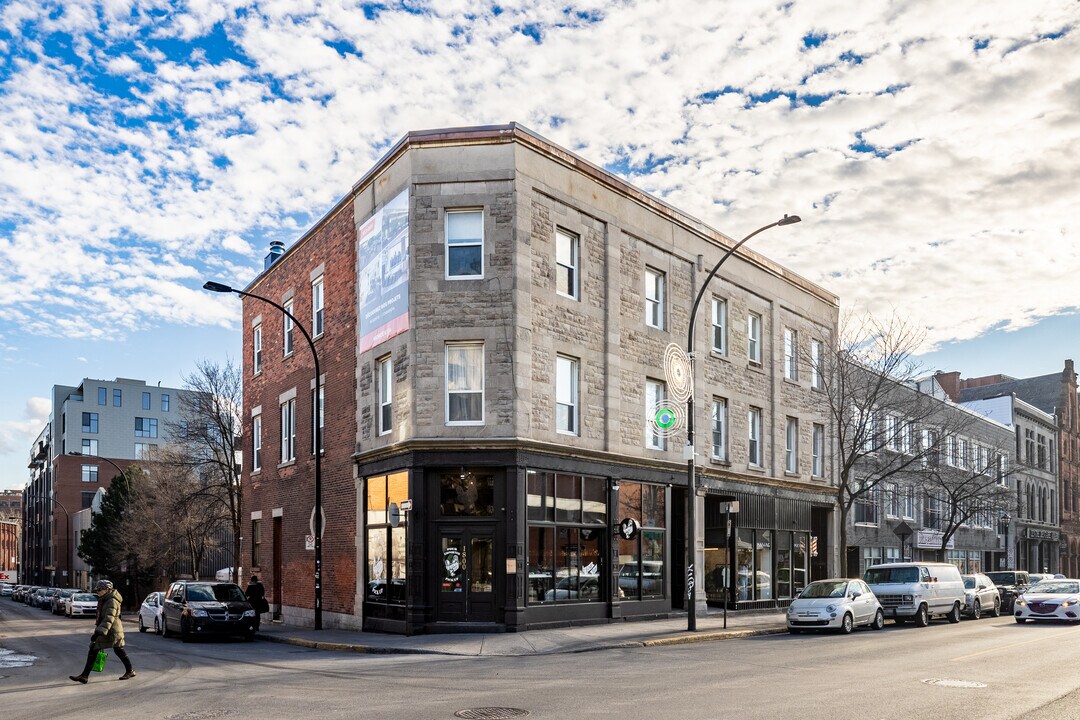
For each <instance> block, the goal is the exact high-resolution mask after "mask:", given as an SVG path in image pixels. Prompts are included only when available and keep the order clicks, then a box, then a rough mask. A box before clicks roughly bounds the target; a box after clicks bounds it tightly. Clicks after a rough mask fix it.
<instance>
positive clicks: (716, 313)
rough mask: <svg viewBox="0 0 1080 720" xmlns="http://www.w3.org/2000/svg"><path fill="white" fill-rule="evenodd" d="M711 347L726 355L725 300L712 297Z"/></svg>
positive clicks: (714, 350)
mask: <svg viewBox="0 0 1080 720" xmlns="http://www.w3.org/2000/svg"><path fill="white" fill-rule="evenodd" d="M712 349H713V352H715V353H720V354H721V355H727V300H723V299H721V298H716V297H714V298H713V299H712Z"/></svg>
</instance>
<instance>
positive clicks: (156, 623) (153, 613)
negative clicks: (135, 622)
mask: <svg viewBox="0 0 1080 720" xmlns="http://www.w3.org/2000/svg"><path fill="white" fill-rule="evenodd" d="M164 600H165V593H163V592H160V591H159V592H152V593H150V594H149V595H147V596H146V599H145V600H143V601H142V605H141V606H139V632H146V631H147V630H149V629H150V628H154V632H155V633H157V634H158V635H160V634H161V629H162V628H163V627H164V623H162V621H161V611H162V609H163V608H164V607H165V603H164Z"/></svg>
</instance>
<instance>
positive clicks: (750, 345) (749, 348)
mask: <svg viewBox="0 0 1080 720" xmlns="http://www.w3.org/2000/svg"><path fill="white" fill-rule="evenodd" d="M746 357H747V358H748V359H749V360H750V362H753V363H760V362H761V316H760V315H758V314H757V313H748V314H747V316H746Z"/></svg>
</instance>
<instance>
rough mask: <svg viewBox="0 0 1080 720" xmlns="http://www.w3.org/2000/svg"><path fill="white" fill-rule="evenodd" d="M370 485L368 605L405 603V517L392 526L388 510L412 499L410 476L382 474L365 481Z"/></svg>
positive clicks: (368, 492) (401, 517)
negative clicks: (409, 498) (392, 504)
mask: <svg viewBox="0 0 1080 720" xmlns="http://www.w3.org/2000/svg"><path fill="white" fill-rule="evenodd" d="M365 485H366V486H367V525H368V530H367V548H366V555H367V563H366V574H367V579H366V582H367V585H366V593H365V598H366V600H367V602H374V603H383V604H391V605H404V604H405V560H406V555H405V532H406V530H405V515H400V516H399V519H400V522H399V524H398V526H397V527H396V528H394V527H390V522H389V517H388V514H387V511H386V510H387V508H388V507H389V505H390V503H395V504H397V505H399V506H400V505H401V502H402V501H403V500H406V499H408V497H409V474H408V473H406V472H399V473H393V474H391V475H379V476H376V477H370V478H367V479H366V480H365Z"/></svg>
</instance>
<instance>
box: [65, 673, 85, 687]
mask: <svg viewBox="0 0 1080 720" xmlns="http://www.w3.org/2000/svg"><path fill="white" fill-rule="evenodd" d="M68 678H70V679H71V680H74V681H75V682H77V683H82V684H83V685H85V684H86V683H88V682H90V678H89V677H87V676H86V675H68Z"/></svg>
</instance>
